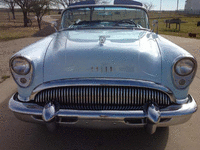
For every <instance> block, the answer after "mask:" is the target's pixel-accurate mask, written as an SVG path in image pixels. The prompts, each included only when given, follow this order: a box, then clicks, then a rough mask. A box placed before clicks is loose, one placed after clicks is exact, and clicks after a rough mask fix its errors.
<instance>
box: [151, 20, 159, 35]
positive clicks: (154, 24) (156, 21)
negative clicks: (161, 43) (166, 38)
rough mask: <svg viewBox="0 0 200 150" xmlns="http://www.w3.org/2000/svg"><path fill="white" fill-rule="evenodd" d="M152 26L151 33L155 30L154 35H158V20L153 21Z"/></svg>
mask: <svg viewBox="0 0 200 150" xmlns="http://www.w3.org/2000/svg"><path fill="white" fill-rule="evenodd" d="M152 26H153V29H152V32H154V31H155V29H156V28H157V31H156V34H158V20H153V21H152Z"/></svg>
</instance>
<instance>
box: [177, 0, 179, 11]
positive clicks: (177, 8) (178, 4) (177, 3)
mask: <svg viewBox="0 0 200 150" xmlns="http://www.w3.org/2000/svg"><path fill="white" fill-rule="evenodd" d="M178 5H179V0H177V11H178Z"/></svg>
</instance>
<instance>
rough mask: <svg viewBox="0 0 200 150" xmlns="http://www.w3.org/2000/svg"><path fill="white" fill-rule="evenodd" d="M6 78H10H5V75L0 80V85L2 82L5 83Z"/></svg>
mask: <svg viewBox="0 0 200 150" xmlns="http://www.w3.org/2000/svg"><path fill="white" fill-rule="evenodd" d="M8 78H10V76H7V75H4V76H2V77H1V79H0V83H2V82H3V81H5V80H6V79H8Z"/></svg>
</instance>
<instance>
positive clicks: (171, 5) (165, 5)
mask: <svg viewBox="0 0 200 150" xmlns="http://www.w3.org/2000/svg"><path fill="white" fill-rule="evenodd" d="M136 1H139V2H142V3H152V4H153V8H152V10H160V6H161V10H176V9H177V0H136ZM161 1H162V3H161V5H160V2H161ZM178 1H179V10H183V9H184V8H185V1H186V0H178ZM0 7H2V6H0Z"/></svg>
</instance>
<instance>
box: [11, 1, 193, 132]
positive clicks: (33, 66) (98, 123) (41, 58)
mask: <svg viewBox="0 0 200 150" xmlns="http://www.w3.org/2000/svg"><path fill="white" fill-rule="evenodd" d="M196 69H197V62H196V60H195V58H194V57H193V56H192V55H191V54H189V53H188V52H187V51H185V50H184V49H182V48H180V47H179V46H177V45H175V44H173V43H171V42H170V41H168V40H166V39H164V38H163V37H161V36H159V35H158V34H156V33H153V32H152V31H151V30H150V29H149V22H148V15H147V11H146V10H145V8H144V7H143V4H142V3H140V2H136V1H132V0H107V1H103V0H101V1H82V2H78V3H74V4H71V5H70V6H69V7H68V8H67V9H65V10H64V11H63V12H62V21H61V27H60V30H59V31H57V32H56V33H54V34H52V35H50V36H48V37H46V38H44V39H42V40H40V41H38V42H37V43H34V44H32V45H30V46H28V47H26V48H24V49H23V50H21V51H19V52H18V53H16V54H15V55H14V56H13V57H12V58H11V59H10V70H11V73H12V76H13V78H14V80H15V82H16V83H17V85H18V92H17V93H15V94H14V95H13V96H12V97H11V99H10V101H9V108H10V109H11V110H12V111H13V112H14V114H15V116H16V117H17V118H18V119H20V120H23V121H28V122H35V123H44V124H46V125H47V127H48V128H49V129H52V128H54V127H56V126H57V125H66V126H73V127H84V128H86V127H89V128H133V127H145V129H146V130H147V131H148V132H149V133H154V132H155V131H156V128H157V127H167V126H170V125H175V124H181V123H184V122H186V121H188V120H189V119H190V117H191V116H192V114H193V113H194V112H195V111H196V110H197V104H196V102H195V100H194V99H193V98H192V96H191V95H189V94H188V90H189V85H190V84H191V82H192V80H193V78H194V76H195V73H196Z"/></svg>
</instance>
